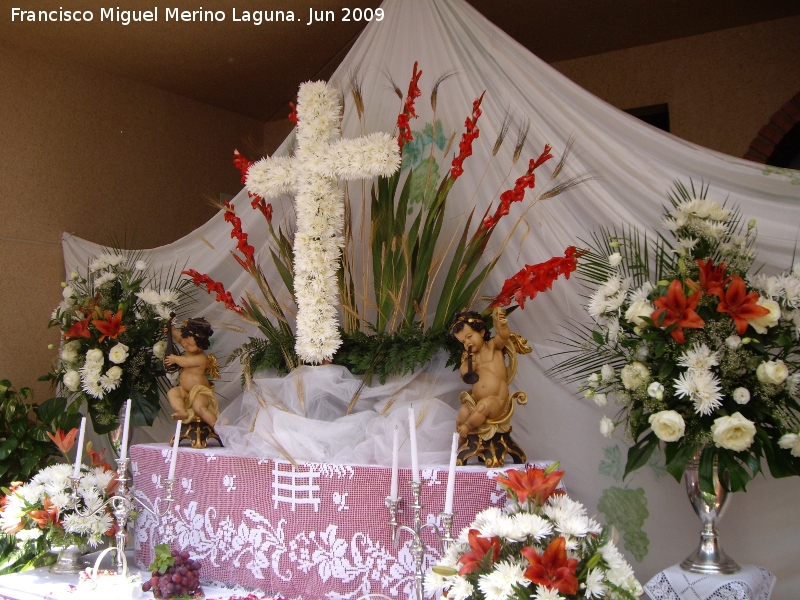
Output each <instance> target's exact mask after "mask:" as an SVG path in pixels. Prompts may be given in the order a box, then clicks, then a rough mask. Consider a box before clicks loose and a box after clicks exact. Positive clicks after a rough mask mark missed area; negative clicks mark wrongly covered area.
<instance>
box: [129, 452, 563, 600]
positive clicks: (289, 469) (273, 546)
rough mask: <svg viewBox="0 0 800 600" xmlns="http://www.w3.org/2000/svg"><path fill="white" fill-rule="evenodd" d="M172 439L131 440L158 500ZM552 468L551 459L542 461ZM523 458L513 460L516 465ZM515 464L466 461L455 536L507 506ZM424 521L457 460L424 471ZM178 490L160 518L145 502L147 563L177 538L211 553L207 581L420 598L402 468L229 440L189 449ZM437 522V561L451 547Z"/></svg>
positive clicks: (141, 530) (434, 512) (290, 593)
mask: <svg viewBox="0 0 800 600" xmlns="http://www.w3.org/2000/svg"><path fill="white" fill-rule="evenodd" d="M171 452H172V450H171V448H170V447H169V446H168V445H166V444H146V445H137V446H134V447H132V448H131V451H130V456H131V469H132V473H133V484H134V489H135V493H136V497H137V498H140V499H142V500H143V501H145V502H146V503H148V504H152V503H153V501H154V500H155V499H156V498H162V501H161V502H160V506H162V507H163V506H164V502H163V498H164V497H165V495H166V492H165V489H164V482H165V480H166V478H167V474H168V471H169V463H170V458H171ZM537 464H538V465H539V466H545V465H547V464H549V463H537ZM510 467H513V465H512V466H508V465H507V468H510ZM503 470H504V469H499V470H498V469H491V470H490V469H486V468H485V467H483V466H468V467H458V469H457V472H456V480H455V501H454V503H453V504H454V508H455V516H454V519H453V520H454V525H453V535H454V537H455V536H458V533H459V532H460V531H461V529H463V528H464V527H466V526H467V525H469V524H470V523H471V522H472V520H473V518H474V516H475V515H476V514H477V513H478V512H480V511H481V510H483V509H485V508H487V507H489V506H503V505H504V503H505V492H504V491H502V490H501V489H500V487H499V486H498V485H497V483H496V482H495V481H493V479H492V477H493V476H494V474H496V473H498V472H500V471H503ZM421 478H422V483H423V486H422V500H421V503H422V506H423V508H422V520H423V522H436V523H438V522H439V517H438V513H439V511H441V510H442V509H443V507H444V500H445V488H446V483H447V467H446V466H442V467H438V468H424V467H423V468H422V469H421ZM175 479H176V482H175V488H174V492H173V496H174V498H175V500H174V502H173V503H172V506H171V507H170V508H169V511H168V512H167V514H166V515H165V516H164V517H162V518H161V519H157V518H156V517H155V516H153V515H152V514H151V513H150V512H148V511H146V510H142V511H141V512H140V513H139V516H138V519H137V521H136V527H135V536H134V539H133V545H134V549H135V557H136V563H137V565H139V566H141V567H144V566H145V565H147V564H149V562H150V561H151V559H152V557H153V546H154V545H155V544H159V543H169V544H171V545H172V547H173V548H180V549H188V550H189V552H191V553H192V554H193V555H194V556H195V557H196V558H198V559H200V560H202V562H203V567H202V569H201V571H200V576H201V579H206V580H211V581H214V582H222V583H225V584H235V585H240V586H242V587H244V588H248V589H259V590H263V591H264V592H265V593H267V594H270V595H280V596H283V597H285V598H292V599H306V600H312V599H313V600H316V599H321V598H328V599H330V600H338V599H348V600H355V599H356V598H359V597H361V596H363V595H365V594H369V593H373V594H374V593H379V594H384V595H387V596H391V597H394V598H397V597H409V596H410V595H411V594H412V592H413V585H414V560H413V557H412V554H411V551H410V545H411V539H410V535H409V534H407V533H405V532H402V533H401V534H400V543H399V546H398V547H397V548H395V547H394V546H393V544H392V542H391V533H390V528H389V525H388V521H389V513H388V510H387V509H386V506H385V498H386V496H387V495H388V494H389V488H390V480H391V469H390V468H386V467H368V466H359V465H334V464H321V463H299V464H298V465H297V466H296V467H294V466H293V465H292V464H291V463H290V462H284V461H273V460H265V459H261V460H260V459H256V458H243V457H240V456H235V455H233V454H232V452H231V451H229V450H228V449H226V448H221V449H220V448H211V447H209V448H206V449H205V450H192V449H190V448H183V447H182V448H181V449H180V450H179V453H178V463H177V470H176V476H175ZM409 480H410V470H409V469H400V477H399V484H400V485H399V495H400V496H401V498H402V499H403V500H402V505H401V513H400V516H399V521H400V524H406V525H411V520H412V515H413V513H412V509H411V506H410V505H411V487H410V485H409ZM429 532H430V529H427V530H426V533H425V534H424V535H423V538H424V539H425V541H426V544H427V547H426V564H425V568H426V570H427V568H429V567H430V566H433V565H434V564H436V562H438V560H439V558H440V552H439V548H438V545H436V543H435V541H434V539H433V535H432V534H430V533H429Z"/></svg>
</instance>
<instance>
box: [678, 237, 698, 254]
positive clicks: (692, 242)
mask: <svg viewBox="0 0 800 600" xmlns="http://www.w3.org/2000/svg"><path fill="white" fill-rule="evenodd" d="M697 242H698V240H697V238H690V237H684V238H678V241H677V242H676V243H675V248H674V251H675V252H676V253H678V254H690V253H691V251H692V250H694V247H695V246H697Z"/></svg>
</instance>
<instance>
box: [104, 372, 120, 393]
mask: <svg viewBox="0 0 800 600" xmlns="http://www.w3.org/2000/svg"><path fill="white" fill-rule="evenodd" d="M120 383H122V369H121V368H119V367H111V368H110V369H109V370H108V371H106V374H105V375H103V376H102V377H101V378H100V385H101V386H103V389H104V390H105V391H106V392H110V391H112V390H115V389H117V388H118V387H119V385H120Z"/></svg>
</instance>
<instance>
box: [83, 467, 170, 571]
mask: <svg viewBox="0 0 800 600" xmlns="http://www.w3.org/2000/svg"><path fill="white" fill-rule="evenodd" d="M116 462H117V477H116V480H117V489H116V491H115V493H114V495H113V496H111V497H109V498H108V499H107V500H106V501H105V502H103V504H101V505H100V506H98V507H97V508H95V509H94V510H81V508H80V506H79V504H80V499H79V497H78V486H79V485H80V481H81V476H80V475H79V476H77V477H75V476H74V475H73V476H70V478H69V479H70V481H71V482H72V489H71V494H70V508H72V509H73V510H74V511H75V512H76V513H78V514H79V515H81V516H82V517H90V516H92V515H96V514H97V513H99V512H100V511H102V510H104V509H105V508H106V507H107V506H110V507H111V512H112V514H113V515H114V519H115V521H116V523H117V532H116V533H115V534H114V538H115V541H116V547H117V554H116V568H117V574H118V575H124V574H125V563H124V557H123V554H124V553H125V544H126V541H127V537H128V520H129V519H130V517H131V512H132V511H133V506H134V502H138V503H139V505H141V507H142V508H144V509H145V510H146V511H147V512H149V513H151V514H153V515H154V516H155V517H156V518H158V519H160V518H161V517H163V516H164V515H166V514H167V512H169V509H170V505H171V503H172V501H173V500H174V498H173V497H172V490H173V487H174V485H175V480H174V478H173V479H167V480H166V482H165V483H164V486H165V488H166V490H167V496H166V498H164V501H165V502H166V503H167V504H166V506H165V507H163V510H162V508H161V507H159V502H160V501H161V498H160V497H157V498H156V499H155V500H154V501H153V503H152V504H151V505H148V504H147V503H145V502H144V501H143V500H140V499H139V498H136V497H135V496H134V495H133V494H132V493H131V490H130V488H129V487H128V477H127V471H128V463H129V462H130V459H129V458H118V459H117V460H116Z"/></svg>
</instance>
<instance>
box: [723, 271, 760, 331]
mask: <svg viewBox="0 0 800 600" xmlns="http://www.w3.org/2000/svg"><path fill="white" fill-rule="evenodd" d="M719 297H720V299H719V304H718V305H717V312H722V313H728V314H729V315H730V316H731V318H732V319H733V322H734V323H736V331H737V332H738V333H739V335H742V334H744V332H745V331H747V325H748V323H747V319H755V318H758V317H763V316H764V315H767V314H769V309H768V308H765V307H763V306H759V305H758V292H750V293H749V294H748V293H747V286H746V285H745V283H744V279H742V278H741V277H739V276H738V275H734V276H733V277H732V278H731V283H730V285H729V286H728V289H727V290H725V292H724V294H723V293H722V292H721V291H720V294H719Z"/></svg>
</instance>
